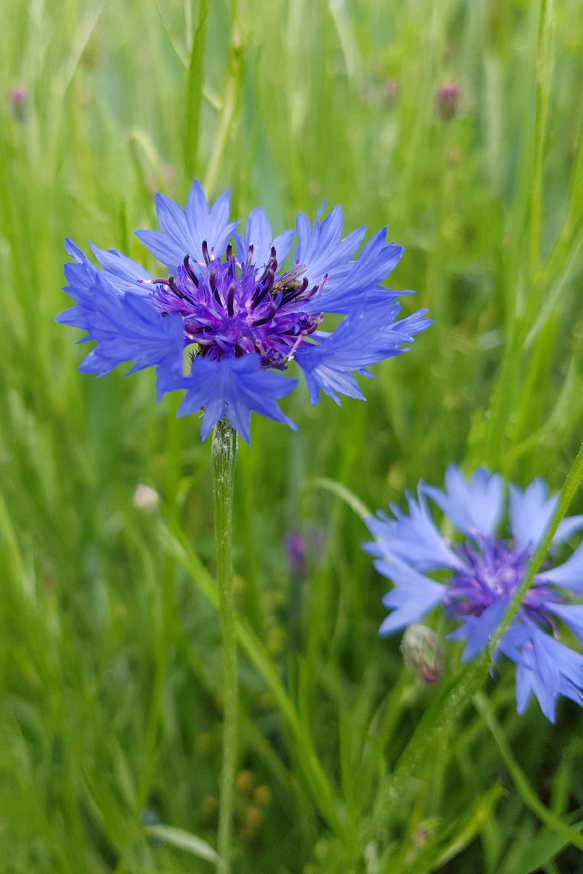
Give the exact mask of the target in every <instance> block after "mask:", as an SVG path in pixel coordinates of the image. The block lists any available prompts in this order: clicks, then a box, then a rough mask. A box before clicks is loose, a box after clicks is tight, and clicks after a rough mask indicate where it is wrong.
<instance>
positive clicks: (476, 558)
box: [445, 537, 563, 628]
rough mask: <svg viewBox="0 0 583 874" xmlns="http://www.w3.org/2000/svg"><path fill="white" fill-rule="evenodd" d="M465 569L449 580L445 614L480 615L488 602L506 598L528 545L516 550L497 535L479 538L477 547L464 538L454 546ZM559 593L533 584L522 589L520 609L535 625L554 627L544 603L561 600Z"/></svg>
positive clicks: (525, 559)
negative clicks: (524, 591)
mask: <svg viewBox="0 0 583 874" xmlns="http://www.w3.org/2000/svg"><path fill="white" fill-rule="evenodd" d="M458 552H459V554H460V557H461V558H462V560H463V563H464V565H465V566H466V567H467V572H461V573H458V574H456V576H454V577H452V579H451V580H450V584H449V586H448V591H447V597H446V599H445V607H446V610H447V613H448V615H449V616H451V617H453V618H455V619H464V618H465V617H467V616H481V614H482V613H483V612H484V610H486V608H487V607H489V606H490V605H491V604H494V603H495V602H497V601H499V600H500V599H504V600H509V599H510V598H511V597H512V594H513V593H514V591H515V589H516V587H517V586H518V585H519V583H520V581H521V580H522V578H523V576H524V573H525V571H526V566H527V564H528V561H529V559H530V556H531V550H530V549H529V548H526V549H523V550H520V551H516V550H514V549H512V544H511V542H509V541H507V540H501V539H500V538H493V539H490V538H486V537H481V538H480V539H479V547H477V546H475V545H474V544H473V543H470V542H466V543H464V544H462V545H460V547H459V548H458ZM562 601H563V598H561V596H560V594H559V593H558V592H557V591H556V590H555V589H552V588H551V587H549V586H545V585H538V586H536V585H535V586H533V587H532V588H531V589H529V590H528V592H527V593H526V595H525V597H524V599H523V601H522V605H521V608H520V612H521V613H522V614H523V615H524V616H525V617H528V618H529V619H531V620H533V621H534V622H536V623H537V624H538V625H541V626H543V627H546V628H548V627H549V626H550V627H554V622H553V620H552V618H551V617H549V616H548V615H547V613H546V611H545V604H548V603H549V602H554V603H559V602H562Z"/></svg>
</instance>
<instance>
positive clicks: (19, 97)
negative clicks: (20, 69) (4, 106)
mask: <svg viewBox="0 0 583 874" xmlns="http://www.w3.org/2000/svg"><path fill="white" fill-rule="evenodd" d="M27 100H28V91H27V90H26V88H24V87H23V86H22V85H15V86H14V87H13V88H12V89H11V91H10V105H11V107H12V112H13V113H14V117H15V118H16V119H17V120H18V121H24V117H25V112H26V103H27Z"/></svg>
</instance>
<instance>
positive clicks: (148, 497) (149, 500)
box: [132, 483, 159, 513]
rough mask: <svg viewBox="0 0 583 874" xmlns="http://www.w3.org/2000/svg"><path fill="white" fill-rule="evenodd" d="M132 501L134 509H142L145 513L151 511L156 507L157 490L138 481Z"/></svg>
mask: <svg viewBox="0 0 583 874" xmlns="http://www.w3.org/2000/svg"><path fill="white" fill-rule="evenodd" d="M132 500H133V503H134V507H135V508H136V510H143V511H144V512H146V513H153V512H154V510H156V509H157V507H158V500H159V498H158V492H157V491H155V490H154V489H151V488H150V486H145V485H143V484H142V483H140V484H139V485H138V486H136V490H135V492H134V496H133V499H132Z"/></svg>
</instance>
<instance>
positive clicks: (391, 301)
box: [57, 181, 431, 441]
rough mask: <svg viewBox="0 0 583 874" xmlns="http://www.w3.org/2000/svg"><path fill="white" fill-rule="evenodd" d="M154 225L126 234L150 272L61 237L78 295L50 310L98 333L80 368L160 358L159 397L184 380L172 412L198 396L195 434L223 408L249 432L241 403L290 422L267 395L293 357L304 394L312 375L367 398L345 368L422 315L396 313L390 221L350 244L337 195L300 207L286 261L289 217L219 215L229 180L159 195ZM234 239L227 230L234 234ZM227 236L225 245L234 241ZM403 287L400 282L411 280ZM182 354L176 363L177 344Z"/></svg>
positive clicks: (388, 348) (357, 234)
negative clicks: (327, 205)
mask: <svg viewBox="0 0 583 874" xmlns="http://www.w3.org/2000/svg"><path fill="white" fill-rule="evenodd" d="M156 209H157V215H158V223H159V225H160V228H161V230H160V231H149V230H141V231H137V232H136V234H137V236H138V238H139V239H140V240H141V242H142V243H143V244H144V246H145V247H146V248H147V249H148V250H149V252H151V253H152V255H154V256H155V257H156V258H157V259H158V261H160V262H161V263H162V264H163V265H164V266H165V267H166V270H167V275H166V276H165V277H163V278H154V277H152V276H151V275H150V273H149V272H148V271H147V270H145V269H144V268H143V267H142V266H141V265H139V264H137V263H135V262H134V261H132V260H131V259H129V258H127V257H125V256H124V255H122V254H120V253H119V252H117V251H115V250H110V251H107V252H106V251H104V250H102V249H98V248H97V247H96V246H93V245H91V248H92V250H93V253H94V255H95V257H96V258H97V260H98V261H99V263H100V265H101V268H102V269H97V268H96V267H95V266H94V265H93V264H92V263H91V262H90V261H89V260H88V259H87V258H86V257H85V255H84V254H83V253H82V252H81V251H80V250H79V249H78V248H77V246H75V245H74V244H73V243H72V242H71V241H70V240H67V241H66V244H65V248H66V250H67V253H68V254H69V255H70V256H71V257H72V258H73V259H74V261H73V262H70V263H67V264H65V268H64V270H65V277H66V279H67V282H68V285H67V286H66V287H65V291H66V292H67V293H68V294H69V295H70V296H71V297H72V298H73V299H74V300H75V301H76V305H75V306H73V307H71V308H70V309H68V310H65V311H64V312H63V313H61V314H60V315H59V316H58V317H57V321H58V322H61V323H63V324H66V325H73V326H74V327H77V328H83V329H84V330H86V331H87V332H88V336H87V337H85V338H84V340H95V341H97V346H96V347H95V348H94V349H93V350H92V351H91V352H90V353H89V355H87V357H86V358H85V359H84V361H83V362H82V364H81V367H80V370H81V371H82V372H83V373H96V374H98V375H99V376H104V375H105V374H106V373H109V371H110V370H112V369H113V368H114V367H116V366H117V365H118V364H120V363H122V362H127V361H132V362H134V366H133V368H132V370H131V371H130V372H132V373H133V372H135V371H137V370H142V369H143V368H145V367H152V366H155V367H156V382H157V395H158V400H159V399H160V398H161V397H162V396H163V395H164V394H166V393H167V392H170V391H174V390H175V389H186V394H185V396H184V398H183V400H182V403H181V406H180V408H179V411H178V415H179V416H184V415H187V414H189V413H194V412H196V411H197V410H200V409H204V411H205V412H204V418H203V422H202V428H201V436H202V438H203V439H205V438H206V437H207V435H208V434H209V432H210V430H211V429H212V427H213V426H214V425H215V424H216V422H217V421H218V420H219V419H220V418H221V417H222V416H224V415H226V416H227V418H228V420H229V422H230V423H231V425H232V426H233V428H235V430H236V431H238V433H239V434H240V435H241V437H243V439H245V440H247V441H249V423H250V414H251V411H254V412H256V413H259V414H261V415H263V416H267V417H269V418H271V419H275V420H276V421H279V422H286V423H287V424H288V425H290V426H291V427H292V428H294V429H295V427H296V426H295V425H294V423H293V422H291V421H290V420H289V419H288V418H287V417H286V416H285V415H284V414H283V413H282V411H281V410H280V408H279V406H278V404H277V401H278V400H279V399H280V398H282V397H285V396H286V395H287V394H289V393H290V392H291V391H292V389H293V388H294V387H295V386H296V384H297V380H295V379H288V378H286V377H285V376H283V375H282V374H283V373H284V372H285V371H286V369H287V367H288V365H289V364H290V362H292V361H294V360H295V361H296V362H297V363H298V365H299V367H300V368H301V370H302V371H303V374H304V376H305V379H306V382H307V384H308V388H309V392H310V399H311V402H312V404H316V403H318V399H319V393H320V389H322V390H323V391H324V393H325V394H327V395H328V396H329V397H331V398H332V399H333V400H334V401H336V403H340V401H339V398H338V394H344V395H347V396H348V397H352V398H359V399H361V400H364V396H363V394H362V392H361V391H360V388H359V387H358V384H357V382H356V380H355V378H354V376H353V375H352V374H353V373H358V374H360V375H362V376H371V374H370V373H369V372H368V371H367V369H366V368H367V367H369V366H370V365H371V364H376V363H378V362H380V361H382V360H383V359H385V358H390V357H392V356H394V355H399V354H400V353H401V352H403V351H405V349H406V344H407V343H410V342H412V340H413V337H414V336H415V334H418V333H419V332H420V331H423V330H425V328H427V327H428V326H429V325H430V324H431V322H430V321H428V320H427V319H424V318H423V316H424V315H425V312H426V310H420V311H418V312H416V313H414V314H413V315H411V316H409V317H408V318H406V319H403V320H402V321H395V318H396V316H397V313H398V312H399V304H397V303H395V301H396V299H397V297H398V296H399V295H398V294H397V293H396V292H393V291H390V290H389V289H386V288H383V287H382V286H381V284H380V283H381V282H383V281H384V280H385V278H386V277H387V275H388V274H389V273H390V272H391V270H392V269H393V268H394V267H395V265H396V264H397V263H398V261H399V259H400V258H401V255H402V254H403V247H402V246H396V245H395V244H393V243H386V242H385V238H386V228H383V229H382V230H380V231H379V232H378V233H376V234H375V235H374V236H373V237H372V239H370V240H369V241H368V243H367V244H366V245H365V246H364V248H363V249H362V251H361V252H360V254H359V255H358V257H357V258H356V259H354V260H353V256H354V254H355V253H356V251H357V249H358V248H359V246H360V244H361V243H362V240H363V238H364V234H365V230H366V228H364V227H363V228H360V229H359V230H357V231H354V232H353V233H351V234H349V235H348V236H347V237H345V238H344V239H341V235H342V210H341V209H340V207H339V206H337V207H336V208H335V209H333V210H332V212H331V213H330V215H329V216H328V217H327V218H325V219H324V220H323V221H320V216H321V212H322V209H320V211H319V212H318V216H317V219H316V221H315V222H314V224H313V225H310V223H309V221H308V219H307V218H306V217H305V216H304V215H303V214H302V213H299V214H298V217H297V222H296V232H297V244H296V249H295V253H294V256H293V266H292V268H291V269H290V270H288V271H282V269H281V264H282V263H283V261H284V260H285V258H286V256H287V255H288V253H289V251H290V249H291V245H292V240H293V237H294V232H293V231H285V232H284V233H282V234H280V235H279V236H278V237H276V238H275V239H273V235H272V232H271V227H270V225H269V222H268V220H267V217H266V215H265V213H264V212H263V210H262V209H255V210H253V211H252V212H251V214H250V216H249V218H248V220H247V224H246V225H245V230H244V233H243V236H242V237H241V236H240V235H239V234H238V233H237V232H236V230H235V228H236V227H237V225H238V222H230V221H229V194H228V192H225V193H224V194H222V195H221V197H219V198H218V200H217V201H216V202H215V204H214V205H213V206H212V207H211V208H209V205H208V203H207V200H206V197H205V195H204V192H203V190H202V188H201V186H200V185H199V183H198V182H196V181H195V182H194V184H193V186H192V188H191V190H190V194H189V196H188V200H187V202H186V207H185V209H184V210H183V209H182V208H181V207H179V206H178V205H177V204H176V203H174V202H173V201H171V200H169V199H168V198H167V197H164V196H163V195H161V194H158V195H156ZM230 240H232V241H233V242H232V243H231V242H230ZM233 243H234V247H233ZM410 293H411V292H400V294H410ZM326 313H335V314H339V315H343V316H344V319H343V320H342V321H341V322H340V324H339V326H338V327H337V328H336V329H335V330H334V331H332V332H331V333H328V332H325V331H321V330H319V326H320V323H321V322H322V319H323V317H324V315H325V314H326ZM188 347H190V348H191V350H192V354H191V363H190V366H189V368H188V371H189V372H188V373H186V374H185V373H184V350H185V349H187V348H188Z"/></svg>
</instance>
